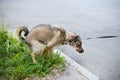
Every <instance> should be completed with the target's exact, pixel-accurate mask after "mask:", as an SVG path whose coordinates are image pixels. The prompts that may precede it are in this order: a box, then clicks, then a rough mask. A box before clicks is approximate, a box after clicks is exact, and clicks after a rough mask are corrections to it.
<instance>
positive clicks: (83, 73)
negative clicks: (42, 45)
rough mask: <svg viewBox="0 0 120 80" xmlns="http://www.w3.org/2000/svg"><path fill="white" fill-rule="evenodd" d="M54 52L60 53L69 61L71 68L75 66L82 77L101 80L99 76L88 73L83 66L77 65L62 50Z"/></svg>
mask: <svg viewBox="0 0 120 80" xmlns="http://www.w3.org/2000/svg"><path fill="white" fill-rule="evenodd" d="M54 52H59V53H60V55H61V56H64V57H65V60H66V61H67V63H69V64H70V65H71V66H73V67H74V68H75V69H77V71H78V72H80V73H81V74H82V75H84V76H85V77H87V78H88V79H89V80H100V78H98V77H97V76H95V75H94V74H93V73H91V72H90V71H88V70H87V69H86V68H84V67H83V66H81V65H79V64H78V63H76V62H75V61H74V60H73V59H71V58H70V57H68V56H67V55H65V54H64V53H63V52H61V51H60V50H58V49H55V50H54Z"/></svg>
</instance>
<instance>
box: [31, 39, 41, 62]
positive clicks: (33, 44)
mask: <svg viewBox="0 0 120 80" xmlns="http://www.w3.org/2000/svg"><path fill="white" fill-rule="evenodd" d="M31 47H32V51H33V52H32V54H31V56H32V60H33V63H36V60H35V56H36V55H38V54H42V51H43V46H42V43H40V42H39V41H37V40H32V41H31Z"/></svg>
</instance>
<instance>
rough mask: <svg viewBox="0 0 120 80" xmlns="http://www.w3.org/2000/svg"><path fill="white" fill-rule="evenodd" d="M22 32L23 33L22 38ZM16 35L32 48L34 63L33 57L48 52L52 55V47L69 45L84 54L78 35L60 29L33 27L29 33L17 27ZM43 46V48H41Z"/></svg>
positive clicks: (47, 26) (44, 26)
mask: <svg viewBox="0 0 120 80" xmlns="http://www.w3.org/2000/svg"><path fill="white" fill-rule="evenodd" d="M22 31H24V32H25V33H24V36H25V37H23V36H22V35H21V34H22ZM16 34H17V36H18V38H19V39H20V40H22V41H23V42H25V43H27V44H28V45H30V46H31V48H32V51H33V52H32V54H31V56H32V60H33V62H34V63H36V60H35V56H36V55H37V54H41V55H43V54H45V53H46V52H47V51H50V53H51V55H52V54H53V47H55V46H57V45H65V44H69V45H71V46H72V47H74V48H75V49H76V50H77V51H78V52H79V53H82V52H84V50H83V48H82V42H81V39H80V37H79V36H78V35H76V34H74V33H71V32H69V31H66V30H65V29H63V28H62V27H56V26H51V25H46V24H40V25H37V26H35V27H34V28H33V29H32V30H31V31H30V32H29V30H28V29H27V27H25V26H21V27H18V28H17V29H16ZM43 45H44V48H43Z"/></svg>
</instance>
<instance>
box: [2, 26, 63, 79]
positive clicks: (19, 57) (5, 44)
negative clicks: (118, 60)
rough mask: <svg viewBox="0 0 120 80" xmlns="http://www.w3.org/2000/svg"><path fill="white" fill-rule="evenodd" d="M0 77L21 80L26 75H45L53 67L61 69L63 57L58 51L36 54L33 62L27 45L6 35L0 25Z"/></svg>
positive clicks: (5, 31)
mask: <svg viewBox="0 0 120 80" xmlns="http://www.w3.org/2000/svg"><path fill="white" fill-rule="evenodd" d="M0 29H2V30H0V79H2V80H4V79H7V80H23V79H24V78H26V77H33V76H39V77H41V76H46V75H48V74H49V73H50V72H51V70H52V69H53V68H58V69H63V67H64V66H65V61H64V57H61V56H60V55H59V53H56V54H54V56H52V57H51V56H50V54H49V52H48V53H46V55H45V57H40V56H37V57H36V60H37V63H36V64H34V63H33V62H32V58H31V55H30V54H31V50H30V49H29V47H28V46H27V45H26V44H24V43H22V42H20V41H18V40H17V39H15V38H13V36H12V35H8V32H7V30H5V29H4V28H3V27H2V26H0Z"/></svg>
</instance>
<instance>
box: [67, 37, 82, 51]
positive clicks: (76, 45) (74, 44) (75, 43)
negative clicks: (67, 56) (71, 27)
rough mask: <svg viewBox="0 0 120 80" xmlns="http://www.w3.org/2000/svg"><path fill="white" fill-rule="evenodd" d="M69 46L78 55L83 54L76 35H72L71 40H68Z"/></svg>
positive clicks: (79, 40)
mask: <svg viewBox="0 0 120 80" xmlns="http://www.w3.org/2000/svg"><path fill="white" fill-rule="evenodd" d="M69 45H70V46H72V47H74V48H75V49H76V51H78V52H79V53H83V52H84V49H83V48H82V41H81V38H80V36H78V35H74V36H73V37H72V39H70V40H69Z"/></svg>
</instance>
